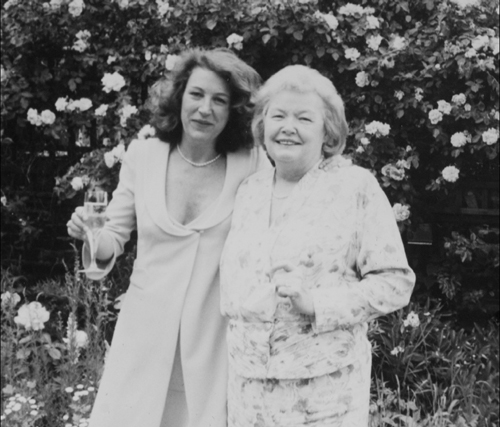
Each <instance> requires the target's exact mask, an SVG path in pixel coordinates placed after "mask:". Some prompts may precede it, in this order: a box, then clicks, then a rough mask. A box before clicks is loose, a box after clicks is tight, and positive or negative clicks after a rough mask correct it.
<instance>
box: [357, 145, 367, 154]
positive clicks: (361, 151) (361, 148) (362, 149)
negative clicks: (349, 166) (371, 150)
mask: <svg viewBox="0 0 500 427" xmlns="http://www.w3.org/2000/svg"><path fill="white" fill-rule="evenodd" d="M364 152H365V149H364V148H363V147H362V146H361V145H360V146H359V147H358V148H356V153H364Z"/></svg>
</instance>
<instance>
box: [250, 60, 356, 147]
mask: <svg viewBox="0 0 500 427" xmlns="http://www.w3.org/2000/svg"><path fill="white" fill-rule="evenodd" d="M286 90H291V91H296V92H300V93H305V92H314V93H316V94H317V95H318V96H319V97H320V98H321V99H322V101H323V104H324V107H325V108H324V109H323V118H324V122H325V133H326V135H327V141H326V142H325V144H324V145H323V150H322V151H323V155H324V156H325V157H330V156H333V155H335V154H342V152H343V151H344V148H345V144H346V139H347V132H348V126H347V121H346V117H345V109H344V102H343V101H342V98H341V97H340V95H339V94H338V92H337V89H335V86H334V85H333V83H332V82H331V81H330V80H328V79H327V78H326V77H325V76H323V75H322V74H320V73H319V71H317V70H314V69H312V68H309V67H306V66H304V65H289V66H287V67H285V68H283V69H281V70H280V71H278V72H277V73H275V74H273V75H272V76H271V77H270V78H269V79H268V80H267V81H266V82H265V83H264V85H263V86H262V87H261V88H260V90H259V91H258V92H257V94H256V98H255V114H254V117H253V121H252V133H253V136H254V140H255V143H256V144H263V143H264V117H265V115H266V113H267V109H268V106H269V102H270V101H271V98H272V97H273V96H274V95H276V94H278V93H280V92H282V91H286Z"/></svg>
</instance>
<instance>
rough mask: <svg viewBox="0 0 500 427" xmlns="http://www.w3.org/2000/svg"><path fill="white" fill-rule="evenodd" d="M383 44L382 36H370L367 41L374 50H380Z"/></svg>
mask: <svg viewBox="0 0 500 427" xmlns="http://www.w3.org/2000/svg"><path fill="white" fill-rule="evenodd" d="M381 42H382V36H380V35H376V36H370V37H368V38H367V39H366V44H367V45H368V47H369V48H370V49H372V50H378V48H379V46H380V43H381Z"/></svg>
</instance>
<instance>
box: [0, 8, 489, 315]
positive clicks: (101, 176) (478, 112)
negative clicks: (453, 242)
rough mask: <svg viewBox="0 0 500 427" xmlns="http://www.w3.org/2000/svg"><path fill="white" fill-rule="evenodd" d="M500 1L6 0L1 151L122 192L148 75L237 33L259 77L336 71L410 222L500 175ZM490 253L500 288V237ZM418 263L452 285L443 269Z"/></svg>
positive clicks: (13, 201) (72, 185)
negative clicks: (119, 180)
mask: <svg viewBox="0 0 500 427" xmlns="http://www.w3.org/2000/svg"><path fill="white" fill-rule="evenodd" d="M498 12H499V10H498V1H497V0H453V1H452V0H443V1H434V0H424V1H421V0H418V1H417V0H409V1H399V0H362V1H358V2H357V3H356V4H353V3H347V2H345V1H339V2H335V4H333V3H332V2H330V1H326V0H274V1H259V0H256V1H250V0H247V1H241V0H231V1H228V0H215V1H205V0H182V1H175V2H171V3H170V4H169V3H168V1H164V0H156V1H152V0H117V1H98V0H89V1H84V0H71V1H69V0H51V1H50V2H39V1H35V0H25V1H22V2H21V1H20V0H8V1H7V2H4V1H3V0H2V18H1V20H2V31H3V34H2V41H1V47H2V59H1V64H2V66H1V67H2V68H1V81H2V112H1V114H2V150H4V149H7V148H8V149H9V150H14V151H15V152H16V153H17V154H16V156H17V157H16V158H17V159H25V158H26V156H28V158H29V159H34V158H35V157H47V158H50V159H53V160H54V162H56V161H60V162H62V163H63V164H64V168H63V169H64V171H61V167H59V168H58V169H57V168H55V167H54V169H53V173H54V175H53V176H52V177H53V178H55V189H54V190H55V194H56V195H57V197H58V199H59V200H60V201H61V203H62V206H68V205H67V204H68V203H71V200H76V199H78V197H81V193H82V191H83V189H84V188H85V186H86V185H89V183H90V182H94V183H97V184H99V185H101V186H104V187H105V188H107V189H108V190H110V191H111V190H112V189H113V188H114V187H115V186H116V177H117V173H118V171H119V163H120V159H121V155H122V154H123V149H122V147H123V146H122V145H121V144H124V145H125V146H126V145H127V144H128V143H129V142H130V140H131V139H132V138H134V137H136V135H137V134H138V132H139V131H140V130H141V129H142V132H143V133H148V132H149V129H148V128H147V127H146V128H144V126H145V125H146V124H147V122H148V117H149V116H148V111H147V109H146V105H145V102H146V99H147V94H148V88H149V87H150V86H151V84H152V83H153V82H155V81H156V80H157V79H159V78H160V77H161V76H162V75H164V74H165V73H166V72H168V70H169V69H170V68H171V66H172V64H173V62H175V58H176V55H178V54H179V53H180V52H182V51H183V50H185V49H186V48H188V47H191V46H203V47H229V48H231V49H233V50H235V51H236V52H237V53H238V55H239V56H240V57H241V58H242V59H244V60H245V61H247V62H248V63H249V64H251V65H252V66H254V67H255V68H256V69H257V70H258V71H259V72H260V74H261V75H262V77H263V78H264V79H265V78H267V77H269V76H270V75H271V74H272V73H274V72H275V71H277V70H278V69H280V68H281V67H283V66H284V65H287V64H292V63H303V64H307V65H310V66H311V67H314V68H316V69H318V70H319V71H321V72H322V73H324V74H325V75H326V76H328V77H329V78H331V79H332V81H333V82H334V84H335V85H336V87H337V88H338V90H339V92H340V94H341V95H342V97H343V99H344V101H345V103H346V110H347V116H348V121H349V124H350V135H349V139H348V146H347V150H346V154H347V155H349V156H351V157H353V159H354V160H355V161H356V162H357V163H359V164H361V165H363V166H365V167H368V168H369V169H371V170H372V171H373V173H374V174H375V175H376V176H377V177H378V178H379V181H380V182H381V184H382V185H383V186H384V188H385V190H386V192H387V194H388V196H389V198H390V200H391V202H392V203H393V204H394V212H395V215H396V218H397V219H398V221H399V224H400V229H401V231H402V233H404V234H405V236H406V233H407V232H413V231H415V230H417V229H418V227H419V225H420V224H422V223H432V222H435V216H434V211H435V206H436V205H438V204H439V202H442V201H443V200H444V201H446V200H448V199H447V197H449V194H454V192H455V191H456V190H457V189H458V188H460V187H461V186H462V185H463V183H467V182H468V181H471V180H472V181H498V176H497V174H498V164H497V163H498V150H499V144H498V135H499V132H498V125H499V112H498V110H499V102H498V100H499V83H498V69H499V67H498V51H499V37H498V36H499V29H498V18H499V15H498ZM26 153H28V154H26ZM83 153H86V154H85V155H84V156H83V157H82V154H83ZM23 156H24V157H23ZM3 162H4V160H3V156H2V163H3ZM17 163H18V165H19V167H20V168H21V169H22V168H24V169H23V171H26V170H27V169H28V168H29V165H30V164H31V163H30V162H29V161H20V162H17ZM70 165H71V167H70V168H69V170H67V169H65V168H66V167H67V166H70ZM56 175H57V177H56ZM2 181H3V180H2ZM28 196H30V197H36V195H35V194H29V191H28ZM2 197H3V198H2V225H3V224H7V225H9V226H10V227H11V228H12V227H14V228H15V229H16V230H17V231H16V233H17V235H19V236H21V235H23V232H25V234H26V227H28V226H29V227H32V228H33V230H32V233H31V234H29V233H28V238H27V239H28V240H29V238H32V239H36V238H37V235H36V231H37V230H38V229H39V227H40V224H41V222H40V220H39V219H36V220H33V219H32V221H31V222H30V221H29V219H26V218H21V217H22V208H23V206H24V205H25V204H27V203H29V201H27V200H24V201H23V200H22V199H20V198H19V189H18V187H16V183H15V182H12V183H10V184H9V185H4V184H3V182H2ZM30 197H28V199H29V198H30ZM490 199H491V200H489V201H488V206H487V208H489V209H490V210H491V209H496V210H497V211H498V196H496V199H495V197H493V196H492V197H491V198H490ZM65 203H66V205H64V204H65ZM18 217H19V218H21V223H19V218H18ZM22 221H24V222H25V225H23V222H22ZM463 225H464V224H462V225H449V224H444V225H441V226H440V227H441V228H440V233H438V236H437V238H435V241H434V248H435V249H434V252H436V254H440V255H441V256H443V257H444V258H445V259H446V260H447V261H448V262H449V263H451V264H452V267H450V271H452V270H453V269H455V270H457V269H459V267H461V266H462V264H463V262H466V261H470V260H462V259H460V258H457V257H455V255H454V254H452V253H451V252H450V251H448V250H447V249H446V248H445V238H448V239H453V238H454V237H452V232H456V233H458V235H460V236H462V237H464V238H468V236H469V235H470V231H469V227H468V226H467V225H468V224H467V223H465V226H463ZM491 225H493V226H494V227H493V231H494V230H495V224H491V221H490V226H491ZM37 227H38V228H37ZM482 230H491V227H490V228H486V227H483V228H482ZM486 234H488V233H486ZM490 234H491V233H490ZM492 236H493V237H491V236H490V237H489V239H490V240H491V239H493V240H492V244H493V245H496V247H497V248H498V238H497V237H498V233H496V234H495V233H493V234H492ZM495 236H496V237H495ZM490 243H491V242H490ZM21 246H22V245H21ZM486 257H487V264H488V266H489V267H491V274H490V273H488V274H489V275H488V280H489V282H488V283H490V285H488V289H487V291H485V292H484V295H483V297H484V298H489V299H491V298H492V295H491V292H493V293H494V295H493V296H495V295H496V296H498V278H497V279H496V282H495V280H494V279H492V278H493V277H495V275H496V276H497V275H498V249H497V250H496V252H495V251H487V255H486ZM453 266H455V267H456V268H455V267H453ZM489 267H488V268H489ZM420 273H422V274H420V275H419V280H422V277H423V276H425V275H428V276H429V274H430V276H429V277H427V279H428V281H429V280H430V282H431V284H432V286H434V288H436V289H438V288H439V286H441V291H442V292H441V296H446V295H447V294H446V290H443V289H444V287H443V286H444V285H442V283H443V279H442V275H441V276H439V273H438V272H435V273H428V272H426V271H424V270H422V272H420ZM440 277H441V279H440ZM453 279H454V280H455V282H453V280H451V279H450V280H449V281H448V284H449V283H455V288H456V289H459V288H461V286H460V277H458V276H456V275H455V276H453ZM440 280H441V281H440ZM472 280H473V279H472ZM492 281H493V282H492ZM457 282H458V283H459V284H458V285H457V284H456V283H457ZM491 283H493V284H491ZM465 288H467V286H465V287H464V289H465ZM495 289H496V290H495ZM471 292H472V291H471ZM495 292H496V294H495ZM448 296H449V295H448ZM481 301H482V300H481V298H479V299H477V298H476V300H474V304H477V305H478V306H480V305H481Z"/></svg>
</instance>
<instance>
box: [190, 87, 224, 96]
mask: <svg viewBox="0 0 500 427" xmlns="http://www.w3.org/2000/svg"><path fill="white" fill-rule="evenodd" d="M188 89H190V90H193V89H196V90H199V91H201V92H203V93H204V92H205V90H204V89H203V88H201V87H199V86H190V87H189V88H188ZM214 95H215V96H225V97H226V98H231V96H230V95H229V94H228V93H225V92H217V93H214Z"/></svg>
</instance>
